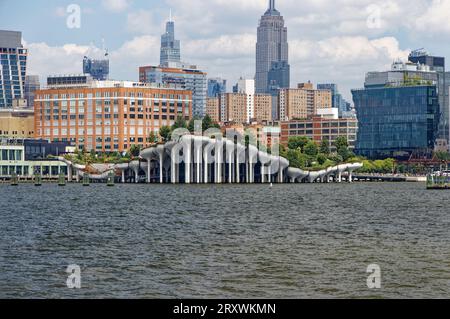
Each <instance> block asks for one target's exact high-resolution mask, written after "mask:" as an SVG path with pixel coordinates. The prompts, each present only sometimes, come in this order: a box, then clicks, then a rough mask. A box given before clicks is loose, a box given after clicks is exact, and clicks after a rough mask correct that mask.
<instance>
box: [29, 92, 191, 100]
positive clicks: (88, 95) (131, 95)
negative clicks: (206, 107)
mask: <svg viewBox="0 0 450 319" xmlns="http://www.w3.org/2000/svg"><path fill="white" fill-rule="evenodd" d="M94 97H95V98H111V97H113V98H118V97H119V92H117V91H115V92H95V93H86V94H85V93H70V94H66V93H64V94H43V95H38V96H37V98H38V99H39V100H41V99H44V100H50V99H55V100H58V99H61V100H65V99H75V98H78V99H84V98H87V99H93V98H94ZM120 97H124V98H125V100H128V99H133V98H138V99H139V98H140V99H144V98H149V99H161V100H165V99H168V100H190V98H191V97H190V96H189V95H183V94H159V93H142V92H138V93H134V92H129V93H128V94H127V93H125V94H123V95H120Z"/></svg>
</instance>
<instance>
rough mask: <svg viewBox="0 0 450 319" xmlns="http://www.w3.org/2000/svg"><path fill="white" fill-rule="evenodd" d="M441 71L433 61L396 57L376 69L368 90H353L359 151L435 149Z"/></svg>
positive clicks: (374, 154) (376, 154)
mask: <svg viewBox="0 0 450 319" xmlns="http://www.w3.org/2000/svg"><path fill="white" fill-rule="evenodd" d="M437 87H438V78H437V73H436V72H434V71H430V68H429V67H428V66H424V65H421V64H415V63H411V62H409V63H401V62H395V63H394V64H393V66H392V70H391V71H387V72H370V73H368V74H367V75H366V81H365V87H364V89H358V90H352V94H353V101H354V103H355V108H356V112H357V116H358V122H359V130H358V138H357V145H356V152H357V153H358V154H360V155H363V156H366V157H369V158H374V159H376V158H387V157H395V158H405V159H408V158H409V157H410V156H411V155H413V154H415V153H420V154H422V153H431V151H432V150H433V149H434V147H435V143H436V139H437V136H438V126H439V121H440V109H439V95H438V89H437Z"/></svg>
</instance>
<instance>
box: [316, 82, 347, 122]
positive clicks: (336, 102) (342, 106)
mask: <svg viewBox="0 0 450 319" xmlns="http://www.w3.org/2000/svg"><path fill="white" fill-rule="evenodd" d="M317 89H318V90H329V91H331V98H332V107H333V108H336V109H338V110H339V116H341V117H345V115H347V114H348V112H350V111H351V109H350V107H351V104H350V103H348V102H347V101H346V100H345V99H344V97H343V96H342V94H341V93H339V90H338V85H337V84H334V83H326V84H317Z"/></svg>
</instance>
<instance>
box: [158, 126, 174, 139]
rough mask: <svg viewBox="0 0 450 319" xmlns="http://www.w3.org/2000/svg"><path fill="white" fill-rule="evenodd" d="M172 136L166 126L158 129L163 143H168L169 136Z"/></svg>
mask: <svg viewBox="0 0 450 319" xmlns="http://www.w3.org/2000/svg"><path fill="white" fill-rule="evenodd" d="M171 134H172V130H171V129H170V127H168V126H161V128H160V129H159V135H160V136H161V138H162V140H163V142H168V141H169V140H170V136H171Z"/></svg>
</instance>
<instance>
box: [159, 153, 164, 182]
mask: <svg viewBox="0 0 450 319" xmlns="http://www.w3.org/2000/svg"><path fill="white" fill-rule="evenodd" d="M159 183H160V184H163V183H164V154H163V152H161V154H159Z"/></svg>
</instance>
